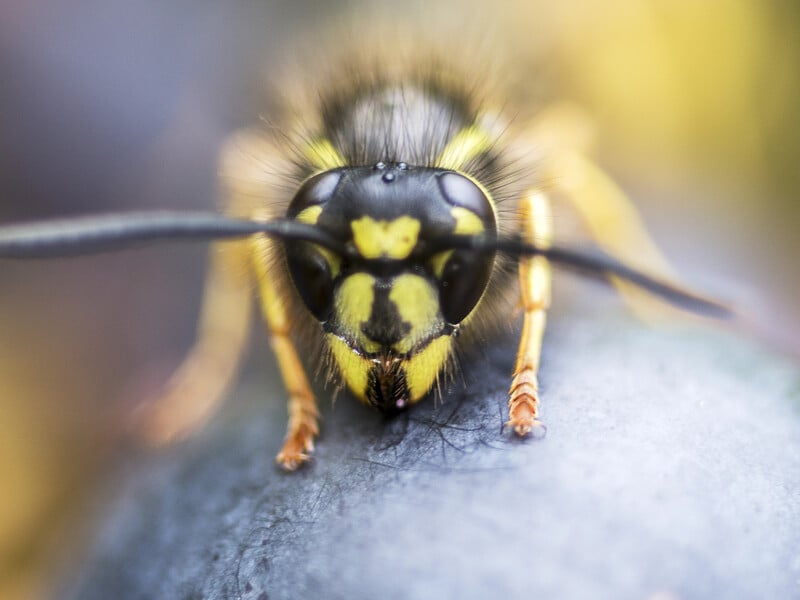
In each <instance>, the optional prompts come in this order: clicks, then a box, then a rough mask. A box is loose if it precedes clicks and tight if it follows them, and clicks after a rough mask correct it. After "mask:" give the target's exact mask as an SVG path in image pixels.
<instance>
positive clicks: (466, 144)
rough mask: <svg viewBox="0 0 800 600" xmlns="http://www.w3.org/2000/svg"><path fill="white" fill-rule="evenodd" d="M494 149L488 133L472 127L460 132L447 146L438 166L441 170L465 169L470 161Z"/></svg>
mask: <svg viewBox="0 0 800 600" xmlns="http://www.w3.org/2000/svg"><path fill="white" fill-rule="evenodd" d="M491 147H492V141H491V140H490V139H489V136H488V135H487V133H486V132H485V131H484V130H483V129H481V128H480V127H478V126H477V125H470V126H468V127H465V128H464V129H462V130H461V131H459V132H458V133H457V134H456V136H455V137H454V138H453V139H452V140H450V142H449V143H448V144H447V146H445V148H444V150H442V153H441V154H440V155H439V158H437V159H436V166H437V167H439V168H441V169H453V170H454V171H458V170H460V169H463V168H464V167H465V166H466V165H467V163H469V161H471V160H472V159H473V158H475V157H476V156H479V155H481V154H483V153H484V152H486V151H488V150H489V148H491Z"/></svg>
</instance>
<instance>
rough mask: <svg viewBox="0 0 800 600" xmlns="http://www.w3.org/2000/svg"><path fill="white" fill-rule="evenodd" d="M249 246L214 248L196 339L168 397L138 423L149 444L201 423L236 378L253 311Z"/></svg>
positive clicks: (180, 434)
mask: <svg viewBox="0 0 800 600" xmlns="http://www.w3.org/2000/svg"><path fill="white" fill-rule="evenodd" d="M247 250H248V249H247V245H246V244H245V243H235V242H227V243H225V244H218V245H215V246H213V247H212V249H211V264H210V267H209V274H208V278H207V281H206V287H205V293H204V295H203V305H202V308H201V312H200V322H199V325H198V332H197V341H196V342H195V345H194V347H193V348H192V350H191V352H190V353H189V356H188V357H187V358H186V360H185V361H184V362H183V364H182V365H181V366H180V368H179V369H178V370H177V371H176V372H175V374H174V375H173V376H172V378H171V379H170V381H169V383H168V384H167V389H166V392H165V393H164V395H163V396H162V397H161V398H159V399H158V400H157V401H156V402H155V403H154V404H152V405H149V406H146V407H145V409H144V412H143V414H141V415H139V417H140V418H139V419H138V420H137V422H136V424H135V425H136V426H137V428H138V429H139V430H140V432H141V435H142V437H144V438H145V440H147V441H148V442H150V443H152V444H156V445H159V444H164V443H168V442H172V441H177V440H179V439H182V438H184V437H186V436H187V435H188V434H189V433H191V432H192V431H194V430H196V429H197V428H199V427H200V426H202V425H203V424H204V423H205V422H206V421H207V420H208V418H209V417H210V416H211V415H212V414H213V413H214V411H215V410H216V409H217V408H218V407H219V405H220V404H221V402H222V400H223V398H224V397H225V392H226V391H227V389H228V387H229V386H230V383H231V382H232V381H233V379H234V377H235V376H236V372H237V370H238V367H239V363H240V361H241V357H242V355H243V353H244V349H245V347H246V345H247V339H248V335H249V329H250V315H251V311H252V306H251V301H250V278H249V276H248V273H249V271H248V268H247V266H248V265H247Z"/></svg>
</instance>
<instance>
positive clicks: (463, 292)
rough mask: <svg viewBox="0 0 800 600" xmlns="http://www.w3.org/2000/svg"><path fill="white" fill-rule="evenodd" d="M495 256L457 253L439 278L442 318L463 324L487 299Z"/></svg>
mask: <svg viewBox="0 0 800 600" xmlns="http://www.w3.org/2000/svg"><path fill="white" fill-rule="evenodd" d="M493 264H494V253H485V252H484V253H480V252H474V251H469V250H456V251H454V252H453V253H452V255H451V256H450V258H448V259H447V262H446V263H445V265H444V269H443V270H442V275H441V278H440V279H439V302H440V304H441V308H442V316H443V317H444V318H445V320H446V321H447V322H448V323H451V324H453V325H456V324H458V323H460V322H461V321H463V320H464V319H465V318H466V317H467V315H469V313H471V312H472V309H473V308H475V305H476V304H478V301H479V300H480V299H481V296H483V292H484V291H485V290H486V286H487V284H488V283H489V277H490V276H491V274H492V265H493Z"/></svg>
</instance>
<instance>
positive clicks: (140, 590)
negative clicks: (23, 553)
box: [75, 287, 800, 600]
mask: <svg viewBox="0 0 800 600" xmlns="http://www.w3.org/2000/svg"><path fill="white" fill-rule="evenodd" d="M580 289H581V290H582V291H583V292H584V298H586V299H587V300H583V301H575V302H577V304H578V305H579V306H573V307H570V308H568V309H567V310H561V311H560V313H561V314H559V315H557V316H556V318H555V319H553V323H552V325H551V327H550V329H549V330H548V335H547V340H546V354H545V361H544V365H543V370H542V379H543V393H544V415H543V416H544V420H545V422H546V423H547V425H548V429H549V432H548V435H547V437H546V438H545V439H543V440H528V441H519V440H516V439H513V438H512V437H511V435H510V434H509V433H508V432H506V433H501V431H500V423H501V419H502V416H501V415H502V413H503V403H504V402H505V388H506V387H507V383H508V371H509V369H510V366H511V362H512V359H513V345H514V344H513V338H512V337H508V338H507V339H506V340H499V341H497V342H496V343H494V344H493V346H492V347H490V348H489V349H488V350H487V352H486V357H485V358H484V359H475V360H472V361H470V362H469V363H468V366H467V367H466V369H465V371H466V375H465V378H466V380H467V383H468V391H463V390H462V389H461V388H460V386H453V390H451V392H450V393H448V394H447V396H446V398H445V402H444V403H443V404H441V405H440V406H438V407H434V406H433V403H432V402H428V403H426V404H423V405H420V406H418V407H416V408H415V409H414V410H412V411H411V412H410V413H406V414H405V415H402V416H400V417H399V418H396V419H394V420H391V421H388V422H387V421H384V420H383V419H382V418H381V417H379V416H378V415H376V414H373V413H372V412H371V411H369V410H368V409H366V408H363V407H361V406H359V405H357V404H356V403H355V401H353V400H352V399H350V398H349V397H342V398H340V399H339V401H338V402H337V403H336V405H335V406H334V407H333V409H331V407H330V405H329V403H327V402H324V401H323V406H324V407H325V410H324V418H325V421H324V432H323V436H322V438H321V439H320V441H319V444H318V450H317V453H316V460H315V462H314V463H313V464H312V465H311V466H310V468H307V469H305V470H303V471H301V472H299V473H296V474H292V475H286V474H283V473H280V472H278V471H277V470H276V468H274V467H273V463H272V458H273V456H274V455H275V453H276V452H277V451H278V449H279V446H280V443H281V439H282V435H283V427H284V419H285V416H284V415H285V409H284V408H283V406H282V404H281V403H280V402H278V401H274V402H273V401H270V402H263V401H262V398H263V397H264V395H269V396H275V395H276V394H277V395H278V396H280V394H281V392H280V390H278V389H276V386H275V385H274V384H273V385H272V386H271V387H272V388H273V389H270V390H268V391H267V392H266V393H265V390H264V384H263V383H262V381H263V380H264V379H266V377H265V376H264V375H258V376H253V377H251V378H249V379H247V380H246V382H245V384H244V385H243V386H242V387H240V389H239V390H238V392H237V393H236V397H235V398H234V400H233V402H232V403H231V404H230V405H229V406H228V409H227V410H226V412H225V413H224V414H223V415H222V416H221V418H220V419H218V420H217V421H216V422H215V424H214V425H213V426H212V427H211V428H210V429H209V430H207V431H206V432H204V433H202V434H200V435H199V436H198V437H196V438H194V439H193V440H192V441H191V442H189V443H188V444H186V445H184V446H182V447H179V448H176V449H174V450H173V451H171V452H169V453H166V454H164V455H162V456H159V457H151V458H150V459H149V460H147V461H144V463H143V464H139V465H137V466H135V467H134V468H132V469H130V470H131V471H132V473H131V476H130V477H128V478H127V479H126V482H125V483H124V485H123V486H121V490H120V494H119V495H120V496H121V498H120V499H119V501H118V502H117V504H116V506H115V507H114V508H113V510H111V511H110V516H109V518H108V522H107V524H106V525H104V527H103V528H102V531H101V536H100V539H99V540H98V542H97V546H96V549H95V551H94V554H93V558H92V559H91V561H90V562H89V564H88V565H87V567H86V569H85V572H84V573H83V576H82V581H81V582H80V584H79V586H78V591H77V592H76V593H75V597H77V598H82V599H87V600H88V599H107V598H120V599H124V598H186V599H189V598H193V599H194V598H245V599H250V598H252V599H260V600H263V599H265V598H270V599H275V598H317V597H322V598H356V599H357V598H486V597H499V598H556V597H557V598H650V597H652V596H653V595H654V594H657V593H659V592H664V593H666V592H668V593H670V594H673V595H674V597H677V598H687V599H688V598H797V597H800V543H799V542H798V540H800V371H798V370H797V368H796V367H794V366H792V365H791V364H790V363H789V362H788V361H785V360H784V359H782V358H780V357H778V356H775V355H773V354H770V353H769V352H767V351H765V350H763V349H759V348H757V347H756V346H755V345H753V344H751V343H750V342H747V341H743V340H740V339H737V338H736V337H735V336H734V335H732V334H729V333H722V332H719V331H713V330H711V329H705V328H703V327H701V326H697V325H687V324H683V325H676V326H675V327H673V328H671V329H663V328H662V329H652V328H648V327H646V326H644V325H642V324H640V323H638V322H636V321H634V320H633V319H631V318H630V317H628V316H627V315H625V314H624V313H623V311H622V309H621V308H620V307H619V306H618V305H617V304H615V303H613V302H611V301H609V299H608V295H607V294H606V293H605V292H599V293H598V291H597V289H596V288H593V287H589V288H584V287H581V288H580ZM587 290H588V291H587ZM590 294H591V296H590ZM598 294H599V300H595V299H592V300H591V304H590V302H589V301H588V298H591V297H592V296H595V295H598ZM272 373H273V372H272V371H270V373H268V376H269V377H270V378H271V377H274V375H273V374H272ZM273 381H274V379H273ZM670 597H672V596H670Z"/></svg>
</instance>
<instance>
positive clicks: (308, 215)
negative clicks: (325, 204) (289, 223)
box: [295, 204, 322, 225]
mask: <svg viewBox="0 0 800 600" xmlns="http://www.w3.org/2000/svg"><path fill="white" fill-rule="evenodd" d="M321 213H322V206H320V205H319V204H316V205H314V206H309V207H308V208H306V209H303V210H301V211H300V214H298V215H297V216H296V217H295V220H296V221H300V222H301V223H307V224H308V225H316V224H317V220H318V219H319V215H320V214H321Z"/></svg>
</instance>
